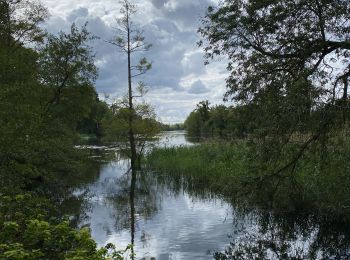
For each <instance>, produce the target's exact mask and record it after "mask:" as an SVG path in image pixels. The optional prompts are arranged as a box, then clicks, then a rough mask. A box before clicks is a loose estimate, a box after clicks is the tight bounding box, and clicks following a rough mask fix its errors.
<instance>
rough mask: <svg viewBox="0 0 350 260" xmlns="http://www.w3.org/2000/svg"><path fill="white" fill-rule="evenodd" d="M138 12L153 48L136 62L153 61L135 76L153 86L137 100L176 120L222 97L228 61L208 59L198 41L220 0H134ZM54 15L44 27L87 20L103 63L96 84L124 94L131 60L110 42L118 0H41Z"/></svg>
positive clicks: (63, 26) (50, 28)
mask: <svg viewBox="0 0 350 260" xmlns="http://www.w3.org/2000/svg"><path fill="white" fill-rule="evenodd" d="M132 2H133V3H135V4H136V5H137V8H138V12H137V13H136V14H135V15H134V17H133V21H134V23H135V25H138V26H139V27H140V28H141V29H142V30H143V31H144V36H145V37H146V42H148V43H151V44H152V45H153V46H152V48H151V49H150V50H149V51H148V52H146V53H142V54H137V55H136V56H134V57H133V60H132V62H133V63H134V64H135V63H137V61H138V60H139V58H140V57H141V56H139V55H142V56H144V57H146V58H147V59H148V60H149V61H151V62H152V63H153V66H152V69H151V70H150V71H148V72H147V74H145V75H142V76H140V77H138V78H135V85H136V83H137V82H138V81H143V82H144V83H146V85H147V86H148V89H149V92H148V93H147V94H146V95H145V96H144V97H143V98H142V99H139V100H138V102H143V101H146V102H148V103H151V104H152V106H153V107H154V108H155V112H156V114H157V116H158V120H160V121H161V122H163V123H167V124H172V123H180V122H183V121H184V120H185V119H186V117H187V116H188V115H189V113H190V112H191V111H192V110H193V109H195V107H196V104H197V103H198V102H200V101H202V100H209V102H210V103H211V104H212V105H214V104H220V103H223V102H222V99H223V95H224V93H225V78H226V77H227V71H226V63H225V62H224V61H220V60H217V61H215V62H212V63H211V64H210V65H207V66H205V65H204V58H203V55H204V52H203V50H202V49H201V48H199V47H197V42H198V40H199V39H200V36H199V35H198V33H197V29H198V27H199V26H200V18H201V17H203V16H204V15H205V12H206V9H207V7H208V6H209V5H215V4H216V2H217V0H190V1H189V0H134V1H132ZM42 3H43V4H44V5H45V6H46V7H47V8H48V9H49V12H50V18H49V19H48V20H47V22H46V23H45V24H44V27H45V28H46V29H47V30H48V32H50V33H54V34H55V33H57V32H59V31H61V30H63V31H67V30H68V29H69V28H70V26H71V24H72V23H73V22H74V23H76V24H77V25H78V26H81V25H83V24H85V23H86V22H88V30H89V31H90V32H91V33H92V34H93V35H95V36H97V37H100V40H95V41H94V42H92V43H91V45H92V46H93V51H94V52H95V55H96V57H95V60H96V61H95V62H96V65H97V67H98V69H99V77H98V79H97V81H96V90H97V92H98V93H99V96H100V97H101V98H102V99H104V97H105V96H106V95H108V96H109V98H110V100H111V99H114V98H120V97H122V96H124V95H125V94H126V93H127V60H126V56H125V55H124V54H123V53H120V52H118V51H117V49H116V48H115V46H113V45H110V44H108V43H106V40H111V39H112V38H113V37H115V36H116V30H115V28H116V26H117V22H116V19H117V18H118V17H120V12H119V10H120V4H119V1H118V0H60V1H58V0H42Z"/></svg>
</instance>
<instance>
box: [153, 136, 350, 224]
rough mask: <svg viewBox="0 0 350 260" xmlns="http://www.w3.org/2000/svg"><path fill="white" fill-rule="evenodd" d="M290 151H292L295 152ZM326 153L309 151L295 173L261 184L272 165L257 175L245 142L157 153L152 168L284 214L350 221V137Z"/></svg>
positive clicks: (265, 167) (263, 168)
mask: <svg viewBox="0 0 350 260" xmlns="http://www.w3.org/2000/svg"><path fill="white" fill-rule="evenodd" d="M290 149H293V147H291V148H290ZM326 150H327V151H326V152H325V151H324V150H322V152H317V151H320V150H317V149H314V150H312V151H307V152H306V153H305V155H304V156H303V158H301V160H300V162H298V164H297V166H296V170H295V172H294V173H292V174H288V173H287V174H283V175H279V176H278V178H277V177H276V178H274V177H271V178H269V179H268V180H266V181H264V182H261V181H260V180H261V179H259V178H260V177H262V176H263V172H264V171H268V172H269V171H271V170H272V166H271V168H269V164H268V163H267V165H264V167H262V169H261V170H257V167H258V166H259V165H256V164H254V161H255V158H254V155H252V153H251V150H250V148H249V147H248V145H247V144H246V143H245V142H236V143H222V142H221V143H206V144H201V145H197V146H191V147H174V148H156V149H154V150H153V152H152V153H150V154H149V155H148V157H147V163H148V166H149V167H151V168H153V169H155V170H156V171H159V172H164V173H167V174H168V175H171V176H173V177H174V178H180V177H181V178H183V179H184V180H185V181H186V183H187V185H191V186H195V187H197V188H199V189H208V190H210V191H212V192H214V193H216V194H218V195H223V196H226V197H228V198H230V199H237V198H238V199H240V200H241V201H242V200H243V201H245V202H248V204H250V205H254V206H255V207H256V206H259V207H268V208H273V209H274V210H276V211H280V212H284V213H286V212H287V213H291V212H293V213H301V212H302V213H306V212H308V213H310V212H312V213H314V214H316V215H320V216H321V215H322V216H324V217H327V218H333V219H334V218H336V219H338V220H340V219H343V220H346V221H349V220H350V138H348V137H347V136H340V137H337V138H335V139H334V140H332V142H331V143H330V144H329V145H328V147H327V149H326Z"/></svg>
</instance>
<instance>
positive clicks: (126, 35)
mask: <svg viewBox="0 0 350 260" xmlns="http://www.w3.org/2000/svg"><path fill="white" fill-rule="evenodd" d="M120 4H121V5H122V7H121V9H120V12H121V14H122V18H120V19H118V28H117V37H115V39H113V40H111V41H108V42H109V43H110V44H112V45H114V46H116V47H117V48H118V50H119V51H121V52H123V53H125V54H126V55H127V68H128V110H129V111H128V115H127V117H128V128H129V129H128V136H129V143H130V160H131V166H132V168H135V167H136V168H137V167H139V165H137V161H139V159H138V157H139V156H140V155H139V154H138V153H137V141H136V140H135V133H134V132H135V130H134V128H135V125H134V120H135V117H136V113H135V107H134V98H135V97H137V96H135V95H134V90H133V82H132V79H133V78H135V77H137V76H140V75H143V74H145V73H146V72H147V71H148V70H150V69H151V67H152V64H151V63H150V62H148V61H147V59H146V58H141V59H140V60H139V62H138V63H137V64H136V65H133V63H132V56H133V54H134V53H136V52H144V51H147V50H149V48H150V47H151V46H152V45H151V44H147V43H146V42H145V37H144V36H143V34H142V31H141V30H140V29H138V28H137V27H136V26H135V25H134V23H133V22H132V16H133V15H134V14H135V13H136V11H137V9H136V6H135V5H133V4H132V3H131V2H130V1H128V0H123V1H120ZM135 71H136V72H135ZM138 89H139V92H140V93H141V94H143V92H144V91H145V86H144V84H143V83H142V82H141V83H139V85H138Z"/></svg>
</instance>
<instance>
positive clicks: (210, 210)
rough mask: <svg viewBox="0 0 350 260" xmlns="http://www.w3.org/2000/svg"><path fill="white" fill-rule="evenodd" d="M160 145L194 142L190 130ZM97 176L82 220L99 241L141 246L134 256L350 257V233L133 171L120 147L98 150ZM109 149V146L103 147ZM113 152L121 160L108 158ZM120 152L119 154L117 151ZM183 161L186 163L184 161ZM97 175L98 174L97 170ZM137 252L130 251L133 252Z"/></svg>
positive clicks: (169, 136) (163, 138)
mask: <svg viewBox="0 0 350 260" xmlns="http://www.w3.org/2000/svg"><path fill="white" fill-rule="evenodd" d="M156 145H157V146H180V145H192V143H191V140H189V139H186V137H185V134H184V132H181V131H178V132H167V133H163V134H162V135H161V137H160V141H159V142H158V143H157V144H156ZM89 148H90V149H91V148H96V149H97V150H96V151H95V152H94V149H92V156H93V157H94V158H95V159H96V158H98V160H99V166H100V167H98V168H97V169H98V171H99V173H98V178H97V179H96V178H95V179H94V181H93V183H91V184H87V185H85V186H83V187H82V188H81V189H80V190H77V191H76V194H78V195H82V194H83V196H84V198H85V199H84V203H83V206H82V207H81V208H80V212H76V213H75V214H74V215H75V216H77V219H76V221H77V223H78V225H79V226H89V227H90V229H91V234H92V237H93V239H94V240H95V241H96V242H97V243H98V245H99V246H104V245H106V244H107V243H114V244H116V245H117V247H118V248H120V249H123V248H125V247H126V246H127V245H128V244H130V243H133V244H134V252H135V254H136V257H135V259H154V258H155V259H213V258H216V259H291V258H294V259H348V256H349V255H350V251H349V240H350V239H349V235H350V234H349V232H346V230H345V229H344V227H342V226H338V225H336V224H329V223H322V222H321V223H320V222H318V220H317V219H315V218H314V217H312V216H304V217H300V216H298V217H297V216H281V217H279V216H274V215H273V214H271V213H268V212H267V213H266V212H261V211H258V210H249V211H247V210H245V209H243V208H242V207H239V206H238V205H235V206H232V203H229V202H227V201H225V200H223V199H221V198H218V197H216V196H214V195H212V194H210V193H208V192H207V191H203V190H199V189H198V190H196V188H193V187H192V188H191V189H188V188H186V187H189V185H184V181H183V180H181V179H178V178H174V177H172V176H168V175H166V174H165V173H162V174H161V173H155V172H150V171H148V172H137V173H135V174H131V171H129V163H128V160H127V159H125V158H121V156H119V154H118V151H117V149H110V148H109V149H105V150H103V149H98V148H100V147H89ZM101 150H102V152H101ZM106 154H107V155H108V156H107V158H114V159H112V160H111V159H108V160H107V159H104V158H105V157H106V156H104V155H106ZM111 155H113V156H111ZM179 163H180V162H179ZM95 175H96V173H95ZM129 257H130V258H131V256H130V255H129Z"/></svg>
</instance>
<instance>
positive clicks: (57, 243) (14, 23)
mask: <svg viewBox="0 0 350 260" xmlns="http://www.w3.org/2000/svg"><path fill="white" fill-rule="evenodd" d="M47 16H48V12H47V10H46V8H45V7H44V6H42V5H41V4H40V3H38V2H35V1H26V0H16V1H12V0H4V1H1V2H0V36H1V37H0V82H1V84H0V255H1V257H0V258H1V259H122V256H121V255H122V253H123V252H118V251H116V250H114V248H113V246H109V249H108V248H105V249H97V247H96V243H95V242H94V241H93V240H92V239H91V236H90V234H89V231H88V230H87V229H82V230H77V229H74V228H72V227H71V226H70V223H69V222H68V221H66V220H65V219H64V218H62V212H61V206H62V200H63V198H64V197H65V196H69V194H71V188H72V187H73V186H74V184H71V183H70V186H69V185H68V181H67V178H65V177H67V176H70V178H71V179H74V178H78V177H79V174H81V172H82V171H81V170H82V165H84V163H86V156H85V152H84V151H78V150H77V149H74V143H75V140H76V138H77V136H78V132H77V127H78V126H79V124H81V122H83V121H84V120H87V119H90V120H95V121H96V124H98V123H100V121H101V117H102V116H101V114H103V108H98V107H101V106H102V107H103V105H101V104H100V103H99V101H98V98H97V94H96V92H95V89H94V85H93V84H94V80H95V78H96V76H97V70H96V67H95V65H94V61H93V54H92V52H91V49H90V47H89V44H88V42H89V41H90V40H91V37H90V35H89V33H88V32H87V30H86V28H85V27H82V28H81V29H79V28H77V27H76V26H75V25H72V27H71V31H70V32H69V33H63V32H61V33H59V34H58V36H54V35H47V33H46V32H45V31H43V30H42V29H41V27H40V23H41V22H43V21H44V20H45V19H46V18H47ZM100 110H102V112H100ZM73 176H74V177H73Z"/></svg>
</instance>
